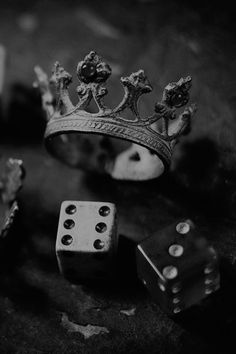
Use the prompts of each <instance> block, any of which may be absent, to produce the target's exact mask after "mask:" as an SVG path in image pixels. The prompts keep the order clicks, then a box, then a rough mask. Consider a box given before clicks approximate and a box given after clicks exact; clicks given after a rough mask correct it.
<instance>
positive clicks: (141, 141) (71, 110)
mask: <svg viewBox="0 0 236 354" xmlns="http://www.w3.org/2000/svg"><path fill="white" fill-rule="evenodd" d="M35 71H36V74H37V76H38V86H39V87H40V90H41V94H42V97H43V106H44V109H45V110H46V112H47V116H48V123H47V127H46V132H45V144H46V148H47V149H48V151H49V152H50V153H52V154H53V155H54V156H56V157H57V158H59V159H61V160H62V161H64V162H66V163H69V164H71V161H70V160H71V159H70V156H69V154H70V153H71V155H72V157H73V156H74V157H75V156H76V154H77V155H78V157H79V159H82V160H84V161H85V160H86V158H85V156H82V151H76V149H78V146H79V144H78V146H77V144H76V138H75V137H74V136H73V137H72V136H71V133H76V134H78V133H79V134H78V139H82V138H81V134H84V133H86V134H93V136H94V135H101V136H107V137H112V138H113V137H115V138H119V139H122V140H124V141H129V142H131V143H133V146H135V145H136V144H137V145H140V146H142V147H144V148H147V149H148V150H147V151H146V152H144V151H145V149H143V150H141V155H142V156H143V158H145V159H146V162H147V161H149V162H148V163H149V165H150V164H152V166H150V173H149V172H145V171H142V167H141V168H140V166H141V165H139V167H138V169H139V172H140V176H139V177H138V176H137V174H135V177H132V176H131V175H130V174H129V173H128V174H126V172H125V171H122V173H121V175H122V177H119V172H118V174H117V173H116V172H114V169H113V171H112V172H111V170H110V167H109V171H108V170H107V168H106V166H107V164H106V163H105V165H104V166H103V167H104V168H102V170H104V169H105V171H106V172H109V173H110V174H111V175H112V176H113V177H115V178H127V179H149V178H153V177H157V176H158V175H160V174H161V173H162V172H163V171H161V173H160V170H159V169H160V166H161V165H163V166H164V168H163V170H164V169H166V168H168V167H169V165H170V162H171V156H172V151H173V147H174V145H175V143H176V141H177V140H178V138H179V136H180V135H181V134H182V133H183V132H185V131H186V128H189V125H190V120H191V117H192V115H193V113H194V112H195V106H194V105H191V106H189V107H187V108H185V110H184V111H183V112H182V113H181V114H180V115H178V116H177V115H176V110H177V108H180V107H183V106H184V105H186V103H187V102H188V100H189V92H188V91H189V89H190V87H191V78H190V77H186V78H185V79H180V80H179V81H178V82H176V83H170V84H168V85H167V86H166V87H165V89H164V92H163V96H162V100H161V101H160V102H158V103H156V105H155V112H154V113H153V114H152V115H151V116H148V117H141V115H140V113H139V110H138V100H139V98H140V96H141V95H143V94H144V93H148V92H150V91H151V90H152V87H151V85H150V84H149V82H148V80H147V78H146V76H145V74H144V72H143V70H139V71H138V72H136V73H133V74H131V75H130V76H128V77H122V78H121V83H122V85H123V87H124V97H123V99H122V101H121V102H120V104H119V105H118V106H117V107H115V108H114V109H110V108H108V107H106V105H105V103H104V96H105V95H106V94H107V88H106V85H105V83H106V80H107V79H108V77H109V76H110V74H111V68H110V67H109V65H108V64H106V63H105V62H104V61H103V60H102V59H101V58H100V57H99V56H98V55H97V54H96V53H95V52H90V53H89V54H88V55H87V56H86V57H85V58H84V60H83V61H81V62H79V64H78V67H77V76H78V79H79V86H78V87H77V93H78V97H79V102H78V104H77V105H76V106H74V105H73V104H72V102H71V100H70V98H69V93H68V86H69V84H70V83H71V81H72V77H71V76H70V74H69V73H67V72H66V71H65V70H64V69H63V68H62V67H61V66H60V64H59V63H56V64H55V67H54V71H53V75H52V78H51V80H50V83H53V84H54V85H55V87H56V93H57V99H56V106H55V105H54V97H53V95H52V94H51V91H50V88H49V82H48V79H47V75H46V74H45V73H44V72H43V71H42V70H41V69H40V68H39V67H37V68H36V69H35ZM92 99H93V100H94V101H95V103H96V105H97V107H98V112H97V113H89V112H87V111H86V108H87V107H88V105H89V103H90V101H91V100H92ZM125 109H129V110H130V111H131V113H132V116H133V119H125V118H123V117H122V112H123V111H124V110H125ZM72 135H74V134H72ZM137 149H138V150H140V149H139V148H138V147H137ZM72 150H74V151H72ZM131 150H132V153H133V149H131ZM143 152H144V153H143ZM124 154H125V152H122V153H121V155H118V156H116V157H114V156H112V157H111V156H110V157H109V158H110V159H111V158H113V162H112V165H113V167H114V168H115V166H116V164H117V163H118V164H120V166H121V162H119V160H120V158H122V159H124V157H125V155H124ZM150 154H151V155H153V157H152V158H151V159H149V155H150ZM108 155H109V154H108ZM128 155H129V153H128V152H127V156H128ZM139 159H140V158H139ZM131 160H132V159H131ZM123 161H125V160H123ZM86 162H87V163H85V164H84V165H86V166H87V164H88V161H86ZM110 162H111V161H110ZM141 162H142V164H143V169H147V163H143V161H141ZM144 162H145V161H144ZM130 163H131V162H130ZM136 163H137V162H136ZM74 165H76V166H79V167H81V166H82V165H83V164H81V163H80V161H76V164H74ZM154 165H156V167H155V166H154ZM86 166H82V167H86ZM109 166H111V164H109ZM127 166H128V163H127V164H126V168H128V169H129V166H128V167H127ZM87 167H88V166H87ZM119 168H121V167H119Z"/></svg>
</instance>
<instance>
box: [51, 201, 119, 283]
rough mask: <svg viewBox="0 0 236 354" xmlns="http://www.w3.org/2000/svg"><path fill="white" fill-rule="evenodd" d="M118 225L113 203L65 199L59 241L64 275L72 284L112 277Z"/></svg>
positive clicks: (60, 260) (58, 249)
mask: <svg viewBox="0 0 236 354" xmlns="http://www.w3.org/2000/svg"><path fill="white" fill-rule="evenodd" d="M116 225H117V222H116V207H115V205H114V204H112V203H106V202H87V201H64V202H63V203H62V204H61V211H60V218H59V225H58V232H57V240H56V256H57V260H58V265H59V269H60V271H61V273H62V274H63V276H64V277H65V278H67V279H68V280H69V281H71V282H73V283H77V282H80V281H83V280H91V279H106V278H109V277H111V276H112V272H113V269H114V266H115V255H116V252H117V242H118V237H117V231H116V229H117V226H116Z"/></svg>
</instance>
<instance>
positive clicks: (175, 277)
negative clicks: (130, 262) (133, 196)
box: [136, 220, 220, 315]
mask: <svg viewBox="0 0 236 354" xmlns="http://www.w3.org/2000/svg"><path fill="white" fill-rule="evenodd" d="M136 257H137V271H138V276H139V278H140V279H141V281H142V282H143V283H144V285H145V286H146V287H147V289H148V290H149V292H150V293H151V295H152V296H153V298H154V299H155V300H156V301H157V302H158V303H159V304H160V306H161V307H162V308H163V309H164V310H165V311H166V312H167V313H169V314H172V315H173V314H177V313H179V312H180V311H182V310H184V309H186V308H188V307H190V306H191V305H194V304H196V303H198V302H199V301H200V300H201V299H203V298H204V297H206V296H207V295H208V294H211V293H212V292H214V291H216V290H217V289H218V288H219V281H220V277H219V271H218V257H217V254H216V251H215V250H214V248H213V247H212V246H211V245H210V244H209V243H208V241H207V240H206V239H205V238H203V237H202V236H201V235H199V233H198V232H197V231H196V230H195V228H194V227H193V223H192V222H191V221H190V220H187V221H184V222H179V223H175V224H173V225H171V226H168V227H167V228H165V229H164V230H161V231H159V232H157V233H155V234H154V235H153V236H151V237H149V238H148V239H145V240H144V241H143V242H141V243H140V244H139V245H138V246H137V250H136Z"/></svg>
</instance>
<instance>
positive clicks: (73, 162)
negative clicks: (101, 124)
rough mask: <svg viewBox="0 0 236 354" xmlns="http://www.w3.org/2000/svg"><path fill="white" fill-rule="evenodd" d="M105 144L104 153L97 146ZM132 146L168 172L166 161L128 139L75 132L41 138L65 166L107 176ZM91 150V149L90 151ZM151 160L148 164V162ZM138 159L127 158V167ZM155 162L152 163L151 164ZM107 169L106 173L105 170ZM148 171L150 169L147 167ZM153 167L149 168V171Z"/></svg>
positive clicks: (135, 157)
mask: <svg viewBox="0 0 236 354" xmlns="http://www.w3.org/2000/svg"><path fill="white" fill-rule="evenodd" d="M104 139H105V142H106V143H107V147H106V148H105V149H104V148H102V147H101V142H104ZM132 144H133V145H139V146H142V147H144V148H145V150H147V151H148V153H149V155H150V163H151V161H154V162H156V161H157V160H158V165H159V166H162V167H161V168H162V169H163V170H164V171H166V170H168V168H169V164H168V162H169V161H168V160H167V159H165V158H164V157H163V156H162V154H161V153H158V151H155V150H151V149H150V148H148V146H147V145H145V144H141V143H137V142H134V141H133V139H132V138H130V139H124V138H122V137H119V136H113V135H111V134H108V133H107V134H105V133H104V134H101V133H98V132H96V131H95V132H94V131H93V132H84V131H82V132H78V131H59V132H55V133H52V134H49V133H48V134H47V132H46V136H45V146H46V148H47V150H48V152H49V153H51V154H52V155H53V156H54V157H56V158H58V159H59V160H61V161H62V162H64V163H65V164H67V165H69V166H71V167H74V168H82V169H85V170H88V171H96V172H99V173H109V174H111V169H112V167H111V166H115V164H116V162H117V161H118V159H119V157H120V156H121V155H122V154H124V153H125V152H127V153H128V150H129V149H130V148H131V147H132ZM91 146H93V148H92V149H90V148H91ZM152 157H153V159H152V160H151V158H152ZM139 160H140V157H139V156H137V155H136V154H135V153H134V154H132V155H130V161H129V162H130V164H132V162H136V163H137V162H139ZM155 160H156V161H155ZM108 165H109V166H110V167H109V171H108V169H107V166H108ZM150 167H151V166H150ZM154 169H155V167H154V166H152V170H154ZM151 174H154V175H151V176H149V177H148V178H147V179H151V178H155V177H156V174H157V173H154V172H152V173H151Z"/></svg>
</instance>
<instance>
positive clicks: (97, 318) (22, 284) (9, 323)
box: [0, 0, 236, 353]
mask: <svg viewBox="0 0 236 354" xmlns="http://www.w3.org/2000/svg"><path fill="white" fill-rule="evenodd" d="M234 15H235V13H234V7H233V5H232V4H231V2H230V1H224V2H219V3H218V2H216V1H211V0H209V1H207V2H206V1H203V0H198V1H193V0H192V1H187V0H186V1H185V0H183V1H177V0H172V1H171V0H165V1H161V0H126V1H122V0H118V1H109V0H102V1H101V0H100V1H94V0H87V1H83V0H80V1H72V0H67V1H65V0H64V1H63V0H57V1H53V0H51V1H47V0H43V1H40V0H35V1H31V2H30V1H26V0H25V1H23V0H18V1H13V0H8V1H5V2H3V1H1V2H0V62H2V64H0V95H1V97H0V100H1V109H0V155H1V156H5V157H8V156H13V157H16V158H21V159H23V161H24V165H25V168H26V172H27V175H26V180H25V184H24V187H23V189H22V191H21V194H20V197H19V199H20V207H21V213H20V215H19V220H18V224H17V225H16V226H15V229H14V230H13V231H12V234H11V235H9V237H8V240H6V241H4V245H3V246H1V247H2V248H3V249H4V255H2V256H1V272H0V276H1V280H0V284H1V285H0V295H1V296H0V323H1V324H0V326H1V329H0V335H1V344H0V351H1V353H70V352H71V353H75V352H76V353H77V352H81V353H84V352H88V353H97V352H99V353H111V352H113V353H190V352H191V353H204V352H206V353H210V352H212V353H232V351H230V344H231V343H233V341H234V328H235V314H236V308H235V304H234V303H235V295H236V289H235V285H234V283H235V260H236V242H235V240H236V239H235V236H236V231H235V229H236V225H235V218H236V168H235V164H236V143H235V141H236V75H235V71H236V69H235V68H236V41H235V34H236V33H235V32H236V31H235V30H236V24H235V18H234V17H235V16H234ZM90 50H96V51H97V52H98V53H99V54H100V55H101V56H102V57H103V58H104V59H105V61H106V62H108V63H109V64H110V65H111V67H112V70H113V75H112V77H111V79H110V83H109V88H110V90H109V91H110V92H109V96H108V98H107V100H108V102H109V105H115V104H116V103H118V102H119V101H120V98H121V95H122V88H121V85H120V82H119V78H120V77H121V76H123V75H124V76H126V75H129V74H130V73H131V72H132V71H137V70H138V69H144V70H145V73H146V74H147V76H148V78H149V81H150V82H151V84H152V86H153V91H152V93H151V94H149V95H146V96H145V97H143V99H142V109H143V110H144V111H145V112H149V113H150V112H152V110H153V106H154V103H155V102H156V101H157V100H158V99H160V98H161V95H162V90H163V88H164V86H165V85H166V84H167V83H168V82H171V81H176V80H178V79H179V78H180V77H182V76H187V75H191V76H192V78H193V87H192V90H191V102H196V103H197V106H198V111H197V114H196V116H195V117H194V119H193V123H192V129H191V132H190V134H189V135H187V136H185V137H183V138H182V139H181V141H180V143H179V144H178V146H177V148H176V151H175V154H174V158H173V163H172V168H171V171H170V172H169V174H168V175H165V176H163V177H161V178H160V179H158V180H154V181H147V182H143V183H134V182H133V183H131V182H118V181H112V180H111V179H110V178H108V177H106V176H97V175H93V174H92V173H89V174H88V173H85V172H84V171H80V170H75V169H71V168H69V167H67V166H64V165H63V164H61V163H60V162H58V161H56V160H55V159H53V158H52V157H50V156H49V155H48V154H47V152H46V151H45V150H44V147H43V134H44V130H45V116H44V112H43V111H42V109H41V98H40V94H39V92H38V90H37V89H35V88H33V82H34V81H35V75H34V66H35V65H40V66H41V67H42V68H43V69H44V70H45V71H46V72H48V74H50V72H51V68H52V65H53V64H54V62H55V61H57V60H58V61H59V62H60V63H61V64H62V66H63V67H64V68H65V69H66V70H67V71H68V72H70V73H71V74H72V75H73V78H74V80H73V84H72V86H71V91H70V92H71V97H72V100H73V101H74V102H76V92H75V88H76V85H77V82H76V66H77V63H78V61H80V60H82V59H83V58H84V56H85V55H86V54H87V53H88V52H89V51H90ZM69 199H71V200H73V199H75V200H103V201H105V200H107V201H111V202H115V203H116V204H117V207H118V212H119V232H120V233H121V234H124V235H126V236H128V238H129V239H131V240H134V241H135V242H138V241H140V240H142V239H144V238H145V237H147V236H149V235H150V234H151V233H152V232H155V231H156V230H158V228H160V227H165V226H166V225H167V224H168V223H169V222H172V221H173V220H175V219H176V218H180V217H190V218H192V219H193V220H194V221H195V222H197V224H198V226H199V227H200V230H201V231H202V232H204V233H205V234H206V235H207V237H208V238H209V240H210V241H211V242H212V243H213V244H214V246H215V247H216V249H217V250H218V252H219V253H220V256H221V257H222V259H223V260H224V262H225V263H224V262H223V264H224V265H225V268H226V269H227V271H225V270H224V272H225V273H223V274H225V275H224V276H223V286H222V289H223V290H222V291H221V293H219V294H220V295H218V297H215V298H214V300H211V301H210V303H207V304H206V305H205V307H203V308H202V309H201V310H194V311H193V313H191V315H190V316H189V315H187V316H186V318H185V319H184V320H183V321H182V322H181V323H180V324H179V323H178V321H175V322H173V321H172V320H170V319H168V318H167V317H166V316H165V315H164V314H163V313H162V312H161V310H160V309H159V308H158V306H156V305H154V303H153V302H151V301H150V299H149V297H148V295H147V294H146V293H145V292H144V290H142V289H140V288H139V287H138V286H137V285H135V286H134V285H132V286H130V284H131V281H130V279H129V280H128V285H127V284H126V286H125V287H122V286H121V287H119V290H117V288H116V289H115V290H114V291H113V292H112V291H111V289H105V290H103V291H101V289H100V290H99V291H98V289H96V290H95V289H92V290H91V289H89V290H88V289H84V288H83V287H80V286H77V287H76V286H71V285H70V284H69V283H68V282H66V281H65V280H63V279H62V277H61V276H60V275H59V273H58V269H57V263H56V258H55V252H54V244H55V238H56V231H57V222H58V215H59V208H60V203H61V202H62V201H63V200H69ZM157 215H158V218H157ZM126 256H127V262H128V265H127V267H131V268H132V265H130V264H129V262H130V259H131V258H130V256H129V254H128V255H126ZM131 268H130V269H131ZM225 268H224V269H225ZM123 270H124V273H125V272H126V271H127V268H126V263H125V265H123ZM133 307H135V308H136V313H137V316H134V317H133V318H124V317H122V316H121V315H120V312H119V311H120V310H121V309H124V308H133ZM95 309H100V310H98V311H97V310H95ZM62 313H66V314H67V316H69V318H70V319H71V320H73V321H74V322H75V323H80V324H86V323H92V324H100V325H104V326H106V327H107V328H110V332H111V334H112V337H109V336H105V337H100V336H97V337H96V336H95V337H93V338H92V339H90V340H89V342H88V341H87V342H86V341H85V340H84V339H83V338H82V337H80V335H79V334H78V333H72V334H71V333H70V334H68V333H67V332H66V330H65V328H63V326H62V322H61V314H62ZM63 318H65V317H63ZM75 332H76V330H75Z"/></svg>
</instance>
